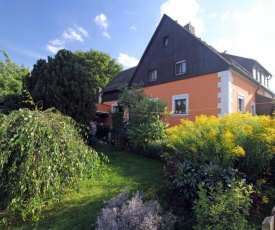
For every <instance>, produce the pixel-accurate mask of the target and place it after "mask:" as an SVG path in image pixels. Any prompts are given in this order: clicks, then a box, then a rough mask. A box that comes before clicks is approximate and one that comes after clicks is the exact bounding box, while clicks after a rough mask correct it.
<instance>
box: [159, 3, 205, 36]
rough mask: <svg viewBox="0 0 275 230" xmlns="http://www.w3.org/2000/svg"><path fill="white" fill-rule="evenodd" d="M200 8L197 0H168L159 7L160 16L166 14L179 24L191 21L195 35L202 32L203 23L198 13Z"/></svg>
mask: <svg viewBox="0 0 275 230" xmlns="http://www.w3.org/2000/svg"><path fill="white" fill-rule="evenodd" d="M200 10H202V8H201V7H200V5H199V4H198V2H197V0H168V1H166V2H164V3H163V4H162V5H161V7H160V13H161V16H162V15H163V14H167V15H168V16H169V17H171V18H172V19H174V20H176V21H178V23H179V24H181V25H183V26H184V25H186V24H187V23H189V22H191V24H192V25H193V26H194V27H195V33H196V35H200V34H201V33H203V31H204V30H205V29H204V23H203V20H202V18H201V17H199V13H200Z"/></svg>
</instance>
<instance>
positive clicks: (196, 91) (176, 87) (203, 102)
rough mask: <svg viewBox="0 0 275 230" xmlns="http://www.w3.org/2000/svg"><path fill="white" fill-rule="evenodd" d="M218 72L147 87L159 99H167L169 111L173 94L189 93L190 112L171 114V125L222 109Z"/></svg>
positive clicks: (169, 118)
mask: <svg viewBox="0 0 275 230" xmlns="http://www.w3.org/2000/svg"><path fill="white" fill-rule="evenodd" d="M218 81H219V78H218V74H217V73H213V74H208V75H204V76H199V77H195V78H190V79H185V80H179V81H175V82H170V83H166V84H162V85H156V86H152V87H148V88H146V92H147V94H150V95H151V96H152V97H153V98H158V99H159V100H162V99H166V101H167V108H168V111H169V112H170V111H172V96H173V95H180V94H188V96H189V114H188V115H180V116H179V115H169V116H167V122H168V123H169V126H175V125H177V124H179V123H180V119H190V120H194V119H195V117H196V116H198V115H200V114H205V115H208V116H210V115H214V116H217V115H218V114H219V113H220V109H219V108H217V105H218V103H219V102H220V99H219V98H218V96H217V95H218V92H219V90H220V89H219V88H218Z"/></svg>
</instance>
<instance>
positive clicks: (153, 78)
mask: <svg viewBox="0 0 275 230" xmlns="http://www.w3.org/2000/svg"><path fill="white" fill-rule="evenodd" d="M157 78H158V71H157V70H156V69H152V70H149V71H148V81H149V82H153V81H156V80H157Z"/></svg>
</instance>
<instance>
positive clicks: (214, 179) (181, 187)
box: [164, 154, 236, 207]
mask: <svg viewBox="0 0 275 230" xmlns="http://www.w3.org/2000/svg"><path fill="white" fill-rule="evenodd" d="M175 156H177V154H175ZM166 162H167V166H166V168H165V170H164V176H165V179H166V182H167V186H168V190H169V191H170V193H171V194H173V197H174V199H175V200H177V204H178V205H179V206H185V207H190V206H191V205H192V203H193V201H194V200H195V199H197V198H198V185H199V184H202V186H203V187H204V188H209V187H214V188H215V187H217V185H218V183H221V184H222V186H223V188H224V189H226V188H229V187H230V186H231V181H232V180H233V179H234V178H235V176H236V170H234V169H233V168H230V167H229V168H222V167H221V166H219V165H217V164H213V163H212V162H207V161H206V160H205V161H200V160H196V161H188V160H177V159H176V157H170V159H168V158H167V157H166Z"/></svg>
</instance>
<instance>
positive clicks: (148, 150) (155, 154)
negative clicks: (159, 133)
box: [138, 140, 174, 159]
mask: <svg viewBox="0 0 275 230" xmlns="http://www.w3.org/2000/svg"><path fill="white" fill-rule="evenodd" d="M173 151H174V150H173V149H172V148H169V147H167V143H166V142H165V141H163V140H155V141H153V140H151V141H148V142H147V143H146V144H144V145H142V146H141V147H140V148H139V149H138V152H139V153H141V154H143V155H145V156H148V157H150V158H155V159H161V156H162V155H163V154H164V153H166V152H173Z"/></svg>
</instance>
